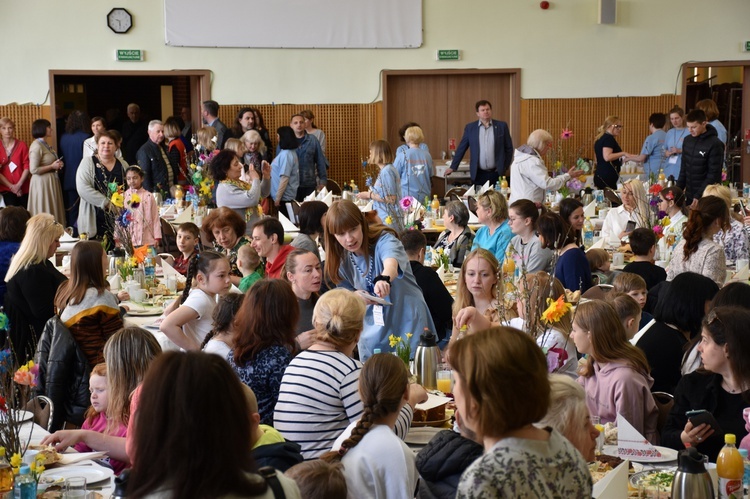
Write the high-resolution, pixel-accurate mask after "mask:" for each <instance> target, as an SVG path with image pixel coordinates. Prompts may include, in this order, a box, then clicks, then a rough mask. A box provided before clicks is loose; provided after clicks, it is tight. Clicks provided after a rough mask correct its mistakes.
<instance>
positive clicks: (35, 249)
mask: <svg viewBox="0 0 750 499" xmlns="http://www.w3.org/2000/svg"><path fill="white" fill-rule="evenodd" d="M62 235H63V226H62V225H60V224H59V223H57V222H56V221H55V217H53V216H52V215H50V214H49V213H39V214H38V215H34V216H33V217H31V218H30V219H29V221H28V222H26V234H25V235H24V236H23V241H21V246H20V247H19V248H18V252H17V253H16V254H15V255H14V256H13V258H12V259H11V261H10V266H9V267H8V272H7V273H6V274H5V282H8V281H10V280H11V278H12V277H13V276H14V275H16V274H17V273H18V272H19V271H21V270H23V269H26V268H28V267H29V266H31V265H36V264H38V263H42V262H43V261H44V260H46V259H47V258H48V253H49V248H50V246H51V245H52V243H53V242H54V241H55V240H56V239H59V238H60V236H62Z"/></svg>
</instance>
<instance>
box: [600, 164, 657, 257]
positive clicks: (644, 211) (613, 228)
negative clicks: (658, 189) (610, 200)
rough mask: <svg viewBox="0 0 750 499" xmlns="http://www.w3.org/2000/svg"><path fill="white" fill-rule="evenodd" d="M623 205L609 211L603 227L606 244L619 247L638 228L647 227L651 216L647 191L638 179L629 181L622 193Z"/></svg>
mask: <svg viewBox="0 0 750 499" xmlns="http://www.w3.org/2000/svg"><path fill="white" fill-rule="evenodd" d="M620 195H621V196H622V205H620V206H618V207H617V208H613V209H611V210H609V213H607V218H605V219H604V225H602V238H603V239H604V242H605V243H609V244H610V245H612V246H619V245H620V241H621V240H622V238H624V237H625V236H627V235H628V234H630V233H631V232H633V231H634V230H635V229H636V228H638V227H646V226H647V223H648V217H649V216H650V215H651V210H650V209H649V205H648V201H647V200H646V189H644V188H643V183H641V181H640V180H638V179H637V178H634V179H632V180H628V181H627V182H625V183H624V184H623V185H622V190H621V191H620Z"/></svg>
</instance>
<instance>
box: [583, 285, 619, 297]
mask: <svg viewBox="0 0 750 499" xmlns="http://www.w3.org/2000/svg"><path fill="white" fill-rule="evenodd" d="M610 291H612V285H611V284H597V285H596V286H591V287H590V288H589V289H587V290H586V292H585V293H583V294H582V295H581V298H583V299H586V300H603V299H604V298H605V297H606V296H607V293H609V292H610Z"/></svg>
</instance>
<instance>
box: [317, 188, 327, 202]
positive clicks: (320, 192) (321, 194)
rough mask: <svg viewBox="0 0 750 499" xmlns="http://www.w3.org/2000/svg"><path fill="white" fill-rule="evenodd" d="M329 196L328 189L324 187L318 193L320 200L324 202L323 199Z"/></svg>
mask: <svg viewBox="0 0 750 499" xmlns="http://www.w3.org/2000/svg"><path fill="white" fill-rule="evenodd" d="M327 195H328V189H327V188H326V187H323V188H322V189H321V190H320V191H318V200H320V201H323V199H324V198H325V197H326V196H327Z"/></svg>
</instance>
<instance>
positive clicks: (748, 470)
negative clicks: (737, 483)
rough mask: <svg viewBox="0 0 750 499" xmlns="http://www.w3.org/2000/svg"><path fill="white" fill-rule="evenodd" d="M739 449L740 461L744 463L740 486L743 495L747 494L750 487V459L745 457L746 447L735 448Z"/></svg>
mask: <svg viewBox="0 0 750 499" xmlns="http://www.w3.org/2000/svg"><path fill="white" fill-rule="evenodd" d="M737 450H739V451H740V456H742V462H743V463H744V464H745V476H744V478H743V479H742V486H743V487H744V489H745V495H747V491H748V488H750V461H748V459H747V449H737Z"/></svg>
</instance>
